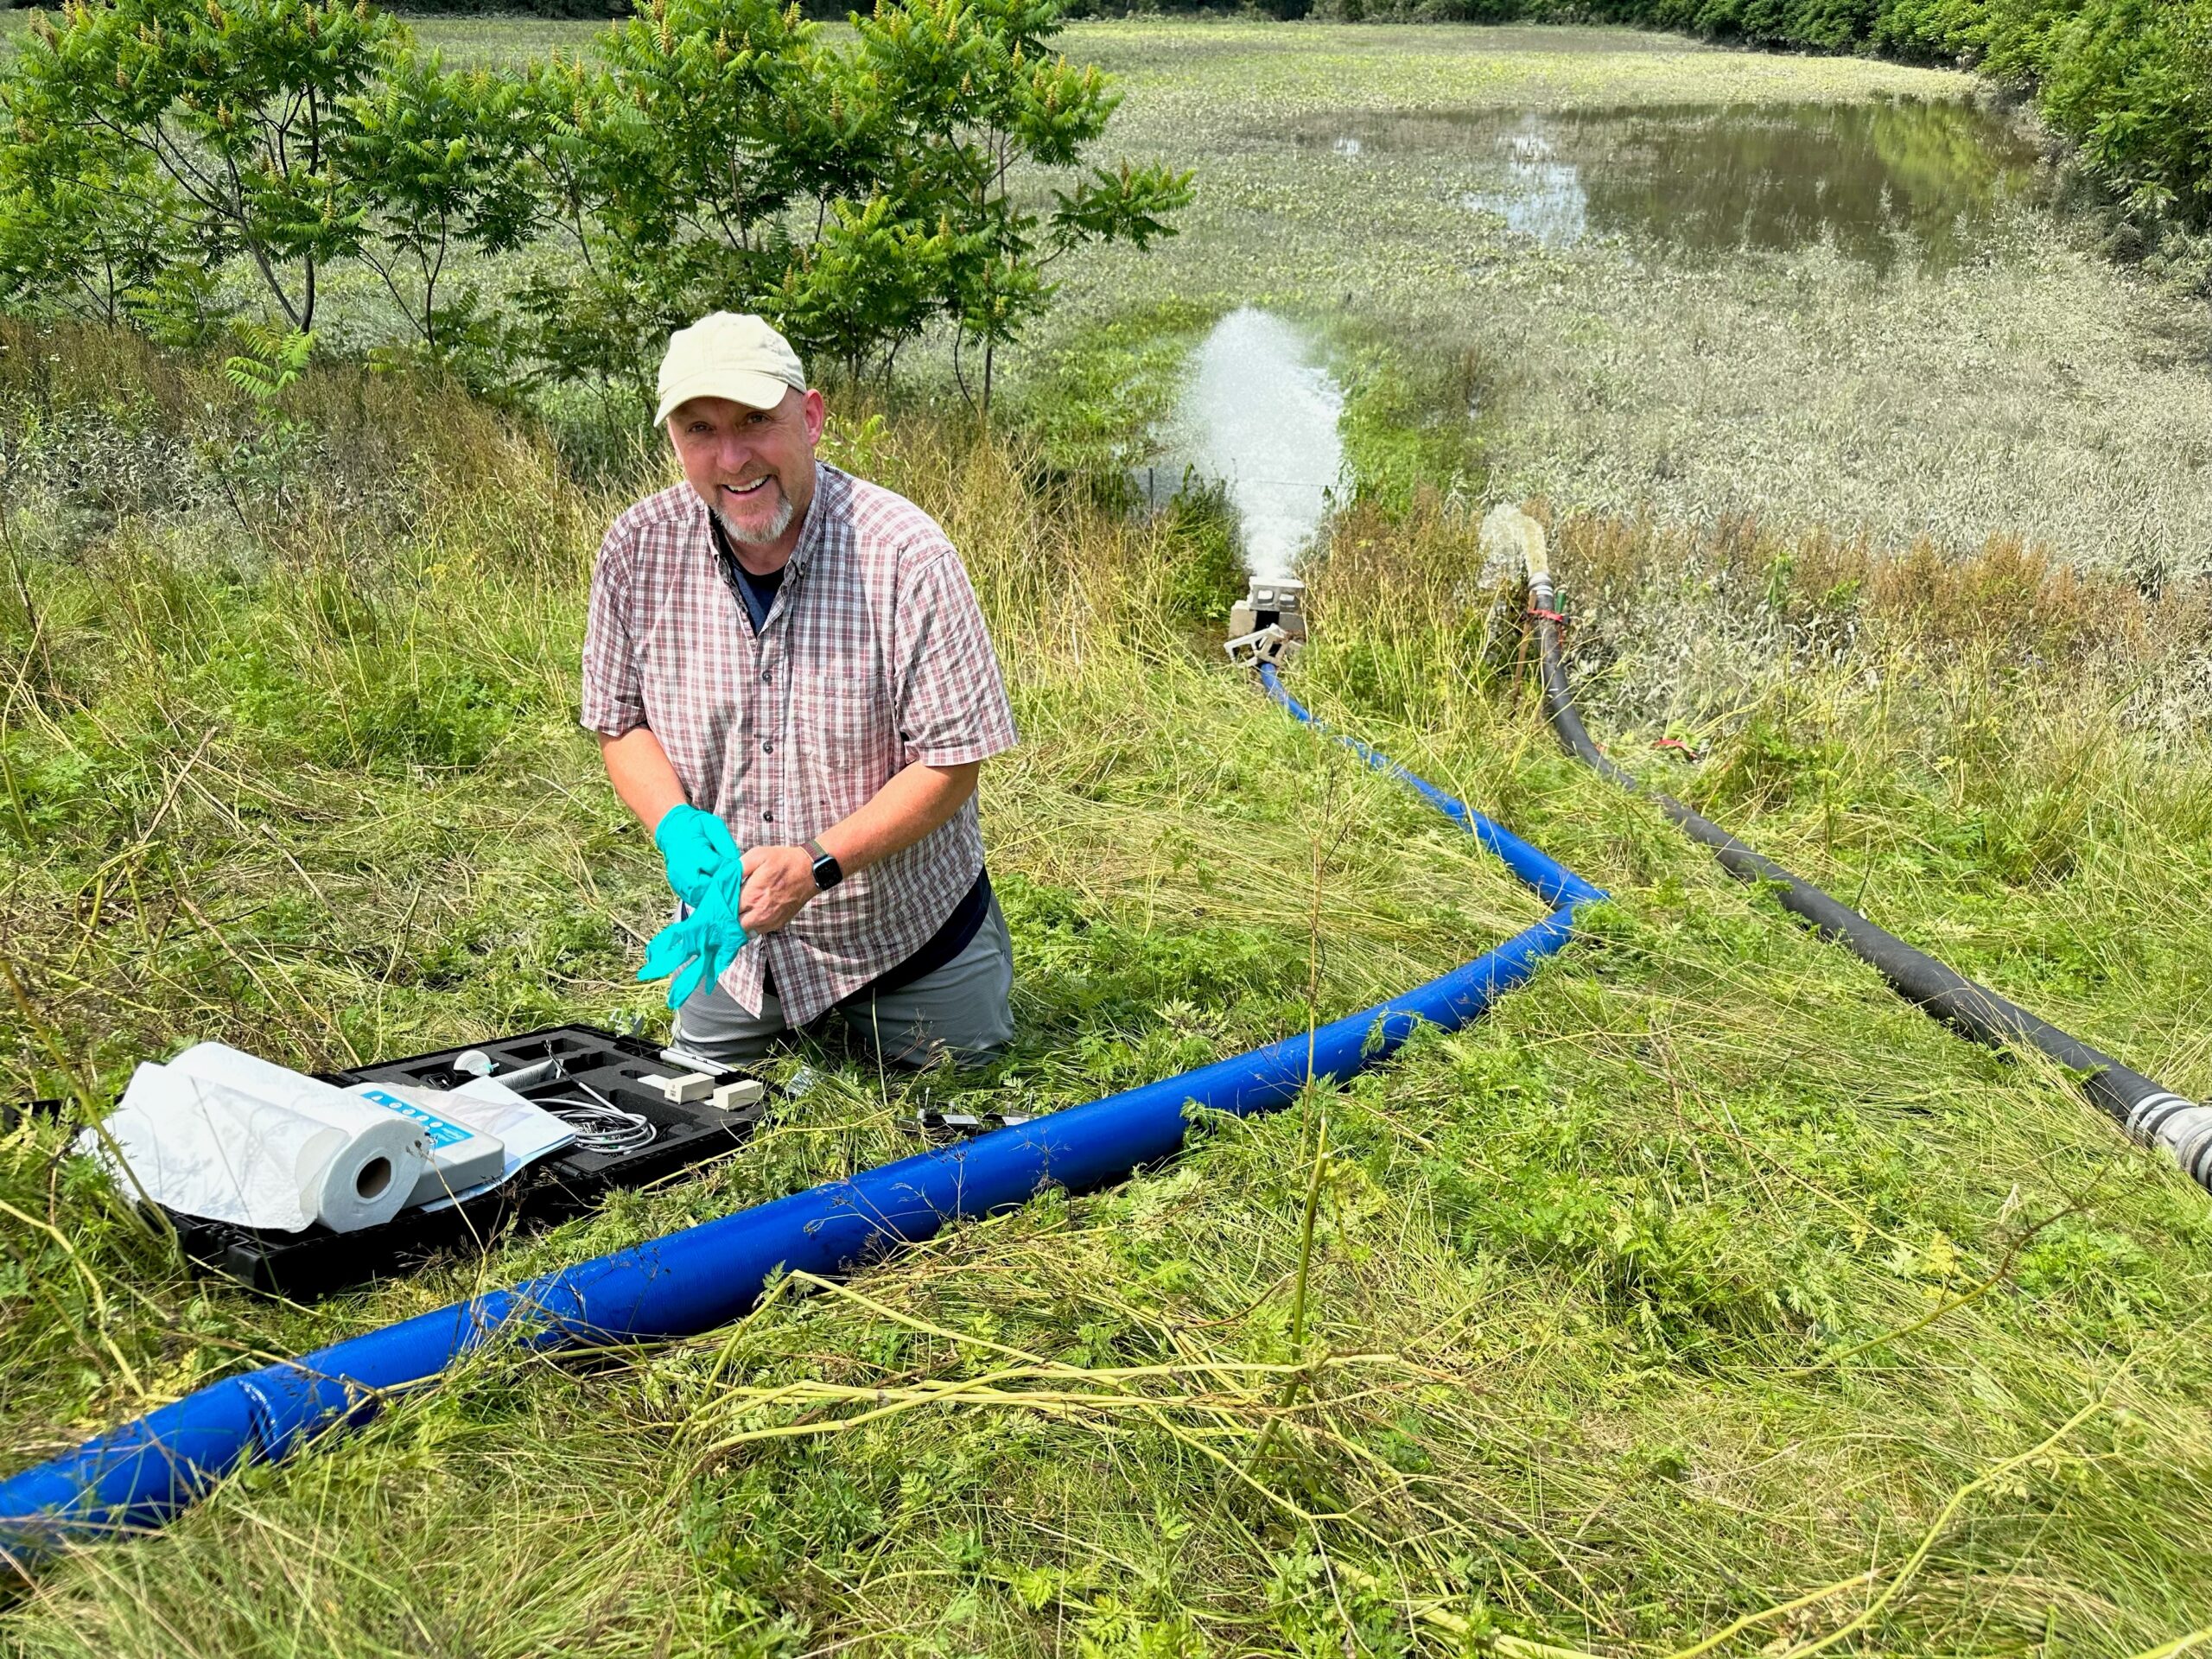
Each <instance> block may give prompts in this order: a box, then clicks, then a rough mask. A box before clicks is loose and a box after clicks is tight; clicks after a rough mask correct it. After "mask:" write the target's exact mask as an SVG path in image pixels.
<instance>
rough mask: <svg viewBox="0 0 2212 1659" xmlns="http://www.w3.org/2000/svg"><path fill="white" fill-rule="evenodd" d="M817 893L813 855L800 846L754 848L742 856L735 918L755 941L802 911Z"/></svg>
mask: <svg viewBox="0 0 2212 1659" xmlns="http://www.w3.org/2000/svg"><path fill="white" fill-rule="evenodd" d="M818 891H819V889H818V888H817V887H815V885H814V855H813V854H812V853H810V852H808V851H807V850H806V849H805V848H804V847H755V848H754V849H753V850H752V851H751V852H749V853H747V854H746V855H745V887H744V890H743V892H742V893H740V894H739V896H738V906H737V919H738V920H739V921H741V922H742V923H744V924H745V931H747V933H750V934H752V935H753V936H754V937H755V938H758V937H759V936H760V935H761V934H763V933H773V932H775V931H777V930H778V929H779V928H781V927H783V926H784V925H785V924H787V923H788V922H789V921H790V920H791V918H792V917H794V916H796V915H798V913H799V912H800V911H802V910H804V909H805V908H806V901H807V900H808V899H811V898H813V897H814V895H815V894H816V893H817V892H818Z"/></svg>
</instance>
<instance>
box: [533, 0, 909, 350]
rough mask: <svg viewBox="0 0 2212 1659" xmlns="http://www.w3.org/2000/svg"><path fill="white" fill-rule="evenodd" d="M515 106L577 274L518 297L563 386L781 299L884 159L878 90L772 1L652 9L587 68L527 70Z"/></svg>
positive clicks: (623, 27)
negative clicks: (701, 324)
mask: <svg viewBox="0 0 2212 1659" xmlns="http://www.w3.org/2000/svg"><path fill="white" fill-rule="evenodd" d="M523 99H524V105H525V107H527V108H528V109H530V110H531V111H533V112H534V114H535V117H536V122H537V125H536V130H535V132H534V134H533V135H532V137H531V143H530V150H531V156H532V157H533V160H534V161H535V162H536V163H537V170H538V175H539V177H540V180H541V195H542V200H543V201H544V202H545V203H546V204H547V205H548V212H549V214H550V218H551V219H552V220H553V222H555V223H556V224H557V225H559V226H562V227H563V228H564V229H566V230H567V231H568V232H569V234H570V236H571V237H572V238H573V239H574V242H575V249H576V251H577V254H578V255H579V257H580V259H581V261H582V271H581V272H580V273H578V274H577V275H575V276H574V277H567V276H549V277H543V278H541V279H540V280H538V281H537V283H534V284H533V285H532V286H531V288H530V289H528V290H527V291H526V292H525V293H524V296H523V303H524V308H525V310H526V311H527V312H528V313H529V314H530V315H531V317H532V318H533V319H534V329H535V332H534V338H533V340H532V347H533V349H534V350H535V352H536V353H537V356H538V357H539V359H540V360H541V361H542V362H543V364H544V365H546V366H547V367H548V369H549V370H550V372H554V373H556V374H558V375H561V376H563V377H569V376H575V375H577V374H583V373H598V374H604V375H607V376H609V377H611V378H625V377H636V376H638V375H640V374H643V373H649V372H650V363H651V360H652V358H653V357H654V356H655V355H657V353H656V352H655V350H654V346H655V342H656V341H657V340H658V339H659V338H661V337H662V336H664V335H665V334H666V333H667V332H668V330H669V329H671V328H672V327H679V326H681V325H682V324H683V323H684V322H686V321H690V320H691V319H692V318H693V317H695V316H696V315H699V314H700V313H701V312H703V311H708V310H712V309H715V308H717V307H729V308H758V307H760V306H763V305H766V304H768V303H769V302H771V301H772V299H773V298H775V297H776V296H779V295H783V294H785V293H786V292H787V291H790V290H791V280H790V279H791V277H792V273H793V271H794V269H795V268H798V267H803V266H804V265H805V264H807V263H808V255H809V252H810V250H811V249H812V247H813V245H814V244H815V243H816V242H817V241H818V240H819V239H820V238H822V237H823V235H824V233H825V232H831V231H833V230H835V229H837V228H838V227H839V226H840V223H841V221H840V220H839V219H838V217H837V213H836V209H837V207H838V206H839V205H840V204H842V205H844V206H845V207H849V208H852V209H855V210H864V209H865V206H866V204H867V203H868V200H869V199H870V198H871V197H872V196H873V195H874V194H876V193H877V192H876V185H877V182H878V181H879V179H880V175H881V171H882V168H883V164H884V159H885V155H886V149H885V146H884V143H883V142H882V138H881V135H880V128H881V111H880V100H879V99H877V97H876V95H875V92H874V88H873V87H872V86H868V85H867V84H866V83H865V82H864V80H863V79H862V78H861V76H860V75H858V74H857V73H855V67H854V65H853V63H852V62H851V60H850V59H849V56H848V55H846V54H842V53H840V52H839V51H837V50H836V49H835V48H831V47H829V46H827V45H825V44H824V43H823V40H822V37H821V31H820V29H818V27H817V25H815V24H813V23H810V22H804V21H803V20H802V19H801V18H800V17H799V16H798V13H797V12H796V10H784V9H782V8H781V7H779V5H778V4H776V3H774V0H658V3H656V4H655V6H654V8H653V10H652V15H651V16H643V17H637V18H632V20H630V21H629V22H626V23H623V24H620V25H618V26H616V27H614V28H613V29H609V30H608V31H607V34H606V35H605V36H604V37H603V38H602V45H601V52H600V54H599V60H598V61H597V62H596V63H592V64H588V63H586V62H584V61H583V60H581V59H565V60H564V59H562V58H559V57H556V58H554V59H553V60H551V61H550V62H548V63H545V64H543V65H536V66H533V67H531V69H530V70H529V71H528V72H527V75H526V79H525V83H524V94H523ZM879 228H880V227H879ZM818 309H819V307H817V310H818ZM887 321H890V320H887ZM892 326H893V327H895V326H896V324H895V323H893V325H892ZM804 343H808V344H824V343H827V342H804ZM640 365H645V366H644V367H642V368H641V367H640Z"/></svg>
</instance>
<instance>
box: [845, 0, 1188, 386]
mask: <svg viewBox="0 0 2212 1659" xmlns="http://www.w3.org/2000/svg"><path fill="white" fill-rule="evenodd" d="M1060 27H1061V23H1060V13H1059V9H1058V6H1057V5H1056V4H1053V3H1052V0H903V3H900V4H897V5H892V4H883V5H880V6H879V7H878V8H877V10H876V11H875V14H874V16H872V17H869V18H867V19H864V20H862V21H861V24H860V52H861V61H862V63H863V64H864V65H865V66H866V67H867V69H868V73H869V79H870V80H871V81H872V83H873V85H874V86H875V88H876V89H877V92H878V96H879V97H880V98H881V99H882V100H883V102H884V104H885V105H886V107H887V117H888V120H887V124H888V126H889V129H890V131H891V133H892V135H893V146H894V157H895V159H894V165H893V181H894V182H893V185H892V187H891V188H893V191H894V192H895V193H896V195H895V199H896V200H898V201H899V204H900V209H901V211H902V212H903V213H904V214H905V215H906V217H907V218H908V219H911V220H912V221H914V222H918V223H921V224H935V225H937V226H939V227H940V230H941V234H942V235H943V237H944V244H945V249H946V257H947V265H946V271H945V279H946V280H945V284H944V292H943V293H942V295H941V296H939V300H938V308H940V309H941V310H942V311H943V312H944V314H945V315H947V316H949V317H950V319H951V321H952V323H953V325H954V327H955V328H956V330H957V334H956V336H955V341H956V353H955V364H956V366H957V365H959V364H960V361H961V354H960V351H959V350H958V349H957V348H960V347H968V346H973V347H976V348H979V349H980V352H981V355H982V398H981V401H982V404H984V406H985V407H986V408H988V404H989V400H990V388H991V381H992V376H993V370H994V364H995V357H996V353H997V351H998V348H999V347H1000V346H1002V345H1004V344H1006V343H1007V342H1008V341H1010V340H1014V339H1015V338H1017V337H1018V336H1019V334H1020V332H1021V329H1022V327H1023V326H1024V325H1025V324H1026V323H1027V322H1028V321H1030V320H1031V319H1032V318H1033V317H1034V316H1035V315H1037V314H1038V313H1039V311H1041V310H1042V309H1043V308H1044V307H1045V306H1046V304H1047V303H1048V302H1050V300H1051V297H1052V286H1051V284H1050V283H1047V282H1046V276H1045V273H1046V270H1047V269H1048V268H1049V267H1050V266H1051V265H1052V263H1053V262H1054V261H1056V260H1058V258H1060V257H1062V256H1063V255H1065V254H1066V253H1068V252H1069V251H1071V250H1073V249H1075V248H1077V247H1079V246H1081V245H1084V244H1085V243H1090V242H1115V241H1127V242H1131V243H1134V244H1135V245H1136V246H1138V247H1139V248H1142V247H1144V246H1146V245H1148V244H1150V243H1151V242H1152V241H1153V240H1154V238H1159V237H1162V236H1166V235H1171V234H1173V231H1172V229H1171V227H1170V224H1169V219H1170V216H1171V215H1172V214H1173V213H1175V212H1176V211H1177V210H1178V209H1179V208H1180V207H1183V206H1184V205H1185V204H1186V203H1187V202H1188V201H1189V200H1190V197H1191V175H1189V174H1188V173H1178V172H1175V171H1173V170H1172V169H1170V168H1166V167H1162V166H1154V167H1148V168H1129V167H1128V166H1126V165H1125V166H1123V167H1122V168H1118V169H1114V170H1109V169H1108V168H1100V167H1092V168H1089V169H1088V170H1087V171H1082V170H1079V169H1081V168H1082V165H1083V162H1084V156H1085V154H1086V152H1087V151H1088V150H1089V149H1090V146H1091V145H1092V144H1093V143H1096V140H1098V139H1099V138H1100V137H1103V135H1104V133H1105V130H1106V125H1107V123H1108V122H1109V120H1110V119H1111V118H1112V117H1113V113H1114V110H1115V108H1116V105H1118V104H1119V103H1120V101H1121V99H1120V95H1119V94H1118V93H1116V92H1113V91H1112V90H1111V89H1110V88H1109V85H1108V83H1107V80H1106V77H1105V76H1104V75H1103V73H1100V71H1099V70H1098V69H1097V68H1096V67H1095V66H1090V65H1086V66H1084V67H1076V66H1073V65H1071V64H1070V63H1069V62H1068V60H1066V59H1065V57H1057V58H1056V57H1055V56H1053V54H1052V51H1051V49H1050V48H1049V46H1048V45H1047V42H1048V41H1050V40H1051V39H1052V36H1053V35H1057V34H1058V33H1059V30H1060ZM1025 170H1027V171H1028V172H1031V173H1035V174H1041V175H1046V176H1053V175H1058V176H1061V177H1065V175H1068V174H1069V173H1071V172H1074V173H1075V174H1076V176H1075V177H1074V179H1073V181H1072V182H1071V186H1070V188H1065V189H1055V190H1053V191H1052V203H1053V206H1052V210H1051V212H1049V213H1038V212H1034V211H1032V210H1030V209H1029V208H1028V207H1026V206H1024V200H1025V199H1026V193H1022V192H1018V191H1017V189H1016V188H1015V185H1016V181H1017V180H1018V179H1020V178H1021V177H1022V176H1023V175H1024V173H1025ZM965 384H966V382H965V378H964V376H963V387H964V385H965Z"/></svg>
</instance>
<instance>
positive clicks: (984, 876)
mask: <svg viewBox="0 0 2212 1659" xmlns="http://www.w3.org/2000/svg"><path fill="white" fill-rule="evenodd" d="M707 522H708V524H709V525H711V526H712V528H713V530H714V534H715V563H718V564H719V565H721V572H722V580H723V581H724V582H728V584H729V590H730V592H731V593H733V594H736V595H737V601H738V603H739V604H740V605H741V606H743V607H745V614H746V616H747V619H748V620H750V621H751V622H752V624H753V632H754V633H755V634H758V633H760V631H761V630H762V629H763V628H766V626H768V612H769V610H770V609H771V608H772V607H773V606H774V604H775V602H776V590H777V589H778V588H781V587H782V586H783V585H784V570H785V567H784V566H780V565H779V566H778V567H777V568H776V569H773V570H771V571H770V572H769V573H768V574H767V575H765V576H760V575H754V574H753V572H752V571H750V570H748V569H746V568H745V567H744V566H743V565H742V564H741V563H738V559H737V555H736V553H735V552H734V550H732V549H731V547H730V544H729V542H728V538H727V537H724V536H723V534H722V527H721V524H720V523H719V522H718V521H716V520H715V519H713V518H709V519H708V521H707ZM990 913H991V875H990V872H989V871H988V870H979V871H977V872H976V880H975V883H974V885H973V886H971V887H969V889H968V891H967V892H966V893H964V894H963V895H962V897H961V899H960V902H959V903H958V904H957V905H955V906H953V907H952V914H951V915H950V916H948V917H946V918H944V926H942V927H940V928H938V931H936V932H934V933H932V934H931V935H930V937H929V938H928V940H927V941H926V942H925V943H924V944H923V945H922V948H921V949H920V950H917V951H915V952H914V954H913V955H912V956H910V957H907V958H906V960H905V961H904V962H902V963H899V964H898V965H897V966H895V967H892V968H887V969H884V970H883V972H881V973H880V974H878V975H877V976H875V977H874V979H872V980H870V981H868V983H867V984H865V985H863V986H861V988H860V989H858V990H856V991H855V992H853V993H852V994H851V995H849V996H846V997H844V998H843V999H842V1001H846V1002H857V1001H863V1000H865V999H866V998H868V997H869V996H873V995H878V994H880V993H882V992H886V991H895V990H899V989H901V988H904V987H906V986H908V985H911V984H912V983H913V982H915V981H916V980H918V979H919V978H921V977H922V976H924V975H925V974H933V973H935V972H936V971H937V970H938V969H940V968H942V967H944V966H945V965H946V964H947V963H950V962H951V961H952V959H953V958H954V957H957V956H958V955H959V954H960V953H961V952H962V951H963V950H966V949H967V948H968V947H969V945H971V944H974V943H975V942H976V934H978V933H980V932H982V929H983V918H985V917H987V916H988V915H989V914H990ZM760 977H761V988H762V989H764V990H765V991H766V992H767V994H768V995H771V996H773V995H775V994H776V981H775V976H773V975H772V974H770V973H769V972H767V971H766V969H763V970H762V972H761V976H760Z"/></svg>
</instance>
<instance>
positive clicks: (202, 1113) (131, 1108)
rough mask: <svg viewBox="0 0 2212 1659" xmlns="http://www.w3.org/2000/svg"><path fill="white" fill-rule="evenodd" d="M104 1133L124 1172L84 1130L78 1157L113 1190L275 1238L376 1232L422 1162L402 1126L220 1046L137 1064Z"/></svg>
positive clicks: (419, 1147)
mask: <svg viewBox="0 0 2212 1659" xmlns="http://www.w3.org/2000/svg"><path fill="white" fill-rule="evenodd" d="M106 1128H107V1132H108V1135H109V1136H110V1137H111V1139H112V1141H114V1143H115V1145H116V1147H117V1148H118V1150H120V1152H121V1153H122V1154H123V1159H124V1162H125V1163H127V1164H128V1165H129V1166H130V1171H129V1173H127V1174H126V1173H124V1172H123V1171H121V1170H118V1169H116V1168H115V1167H114V1166H113V1160H112V1159H111V1158H110V1157H109V1156H108V1154H107V1153H106V1150H105V1147H102V1146H101V1145H100V1144H99V1138H98V1137H97V1136H95V1135H92V1133H91V1132H90V1131H89V1130H88V1131H86V1135H85V1136H84V1137H83V1138H82V1139H80V1140H79V1143H78V1147H79V1151H84V1152H91V1153H96V1154H99V1156H100V1158H101V1161H102V1162H104V1163H106V1164H108V1165H109V1173H110V1174H111V1176H112V1177H114V1178H115V1179H116V1180H117V1182H118V1185H121V1186H122V1188H123V1190H124V1192H130V1191H132V1190H133V1187H134V1179H133V1178H135V1185H136V1186H137V1187H143V1189H144V1190H145V1192H146V1195H147V1196H148V1197H149V1198H153V1199H155V1200H156V1201H157V1202H159V1203H161V1204H164V1205H168V1207H169V1208H170V1209H172V1210H175V1211H177V1212H179V1213H180V1214H182V1215H188V1216H204V1217H207V1218H209V1219H211V1220H214V1221H228V1222H235V1223H238V1224H240V1225H242V1226H247V1227H265V1228H269V1229H271V1230H275V1231H278V1232H288V1233H296V1232H299V1231H301V1230H303V1229H305V1228H307V1227H309V1226H311V1225H313V1224H315V1223H316V1222H321V1224H323V1225H325V1226H326V1227H328V1228H330V1229H332V1230H334V1231H336V1232H341V1233H346V1232H356V1231H359V1230H360V1229H362V1228H364V1227H376V1226H381V1225H382V1224H384V1223H385V1222H387V1221H390V1220H391V1218H392V1217H393V1216H395V1215H396V1214H397V1213H398V1211H399V1208H400V1206H401V1205H404V1203H406V1202H407V1199H408V1198H409V1196H410V1194H411V1193H412V1192H413V1191H414V1189H415V1186H416V1183H417V1182H418V1181H420V1180H421V1179H422V1178H423V1173H424V1171H425V1170H426V1169H427V1168H428V1167H429V1162H430V1149H429V1143H428V1141H427V1140H426V1138H425V1137H424V1135H423V1132H422V1130H421V1128H419V1126H417V1125H416V1124H414V1123H412V1122H409V1121H408V1120H407V1119H405V1118H404V1117H398V1116H394V1115H393V1114H392V1113H391V1112H388V1111H385V1109H382V1108H380V1107H378V1106H375V1105H372V1104H371V1103H368V1102H366V1101H364V1100H357V1099H353V1098H352V1097H350V1096H347V1095H346V1094H345V1093H344V1092H343V1091H342V1090H338V1089H336V1088H334V1087H333V1086H331V1085H330V1084H327V1083H323V1082H321V1081H320V1080H319V1079H316V1078H314V1077H307V1076H305V1075H304V1074H302V1073H301V1072H297V1071H290V1070H288V1069H287V1068H286V1067H283V1066H281V1065H272V1064H271V1063H270V1062H269V1061H267V1060H263V1059H257V1058H255V1057H254V1056H252V1055H251V1054H246V1053H243V1052H240V1051H238V1050H237V1049H234V1048H230V1047H227V1046H225V1045H223V1044H220V1043H201V1044H199V1045H197V1046H194V1047H192V1048H188V1049H187V1050H186V1051H185V1052H183V1053H181V1054H180V1055H178V1056H177V1057H176V1058H175V1059H174V1060H172V1061H170V1062H169V1063H168V1065H142V1066H140V1067H139V1068H138V1070H137V1071H136V1072H134V1073H133V1074H132V1076H131V1078H130V1087H129V1088H128V1089H126V1090H124V1095H123V1099H122V1100H121V1101H120V1102H119V1103H118V1104H117V1106H116V1109H115V1110H114V1111H113V1112H111V1114H109V1116H108V1119H107V1124H106Z"/></svg>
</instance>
